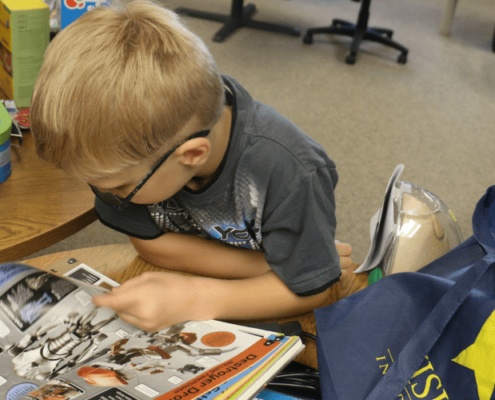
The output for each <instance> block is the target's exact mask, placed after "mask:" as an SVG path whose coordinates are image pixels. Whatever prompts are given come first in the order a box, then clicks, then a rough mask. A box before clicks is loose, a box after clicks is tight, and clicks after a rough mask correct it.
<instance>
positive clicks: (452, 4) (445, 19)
mask: <svg viewBox="0 0 495 400" xmlns="http://www.w3.org/2000/svg"><path fill="white" fill-rule="evenodd" d="M457 2H458V0H446V4H445V9H444V11H443V16H442V22H441V24H440V33H441V34H442V35H448V34H450V27H451V26H452V20H453V19H454V13H455V9H456V7H457Z"/></svg>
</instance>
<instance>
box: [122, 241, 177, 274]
mask: <svg viewBox="0 0 495 400" xmlns="http://www.w3.org/2000/svg"><path fill="white" fill-rule="evenodd" d="M130 239H131V243H132V245H133V246H134V248H135V249H136V251H137V252H138V254H139V255H140V256H141V257H142V258H144V259H145V260H146V261H148V262H149V263H150V264H153V265H156V266H159V267H163V268H169V269H172V268H171V267H172V266H173V265H174V260H175V259H176V254H175V250H174V248H173V247H172V246H164V245H162V243H160V242H161V241H162V240H160V239H161V237H160V238H158V239H154V240H142V239H136V238H130Z"/></svg>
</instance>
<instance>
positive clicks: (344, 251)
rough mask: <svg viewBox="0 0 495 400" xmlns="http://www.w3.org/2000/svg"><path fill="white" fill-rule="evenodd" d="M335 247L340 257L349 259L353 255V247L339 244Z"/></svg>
mask: <svg viewBox="0 0 495 400" xmlns="http://www.w3.org/2000/svg"><path fill="white" fill-rule="evenodd" d="M335 247H337V253H338V254H339V256H340V257H348V256H350V255H351V254H352V247H351V245H349V244H346V243H340V242H337V243H335Z"/></svg>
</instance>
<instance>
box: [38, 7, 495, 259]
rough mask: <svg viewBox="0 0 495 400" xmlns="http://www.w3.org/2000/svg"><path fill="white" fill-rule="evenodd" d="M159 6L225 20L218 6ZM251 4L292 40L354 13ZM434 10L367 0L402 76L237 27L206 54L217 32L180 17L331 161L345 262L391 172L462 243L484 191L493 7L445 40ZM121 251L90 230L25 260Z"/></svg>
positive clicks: (389, 62) (369, 52)
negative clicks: (294, 32) (449, 221)
mask: <svg viewBox="0 0 495 400" xmlns="http://www.w3.org/2000/svg"><path fill="white" fill-rule="evenodd" d="M445 1H446V0H445ZM165 4H167V5H168V6H169V7H171V8H176V7H178V6H188V7H193V8H197V9H201V10H207V11H215V12H221V13H228V12H229V11H230V0H202V1H193V0H174V1H168V2H166V3H165ZM255 4H256V6H257V9H258V11H257V13H256V14H255V17H254V18H255V19H258V20H263V21H268V22H278V23H284V24H289V25H294V26H298V27H299V28H300V29H301V30H302V31H303V32H304V31H305V30H306V29H308V28H310V27H316V26H324V25H329V24H330V22H331V20H332V18H341V19H348V20H351V21H355V19H356V16H357V12H358V10H359V4H358V3H355V2H351V1H348V0H330V1H323V0H255ZM444 6H445V3H444V1H442V0H401V1H396V0H373V2H372V6H371V17H370V25H372V26H381V27H387V28H391V29H393V30H394V31H395V33H394V39H395V40H396V41H398V42H399V43H401V44H403V45H404V46H406V47H408V48H409V58H408V62H407V64H406V65H401V64H398V63H397V62H396V59H397V56H398V52H397V51H396V50H393V49H390V48H386V47H384V46H382V45H379V44H376V43H364V44H363V45H362V51H361V52H360V53H359V54H358V59H357V62H356V64H355V65H353V66H350V65H347V64H346V63H345V61H344V60H345V57H346V55H347V53H348V49H349V44H350V38H346V37H337V36H329V35H319V36H315V40H314V43H313V44H312V45H305V44H304V43H303V42H302V39H301V38H295V37H291V36H285V35H281V34H277V33H269V32H263V31H256V30H252V29H248V28H243V29H241V30H239V31H237V32H236V33H235V34H233V35H232V36H231V37H229V38H228V39H227V40H226V41H225V42H223V43H215V42H213V41H212V40H211V38H212V37H213V35H214V33H215V32H216V31H217V30H218V29H219V28H220V24H219V23H217V22H211V21H204V20H200V19H195V18H189V17H184V20H185V21H186V23H187V25H188V27H189V28H190V29H191V30H192V31H194V32H195V33H197V34H198V35H199V36H200V37H201V38H202V39H203V40H204V41H205V42H206V44H207V46H208V47H209V48H210V50H211V52H212V53H213V55H214V57H215V58H216V60H217V62H218V64H219V66H220V69H221V70H222V71H223V72H224V73H226V74H229V75H232V76H233V77H235V78H236V79H237V80H239V81H240V82H241V83H242V84H243V85H244V86H245V87H246V88H247V89H248V90H249V91H250V92H251V94H252V95H253V97H254V98H256V99H258V100H261V101H263V102H266V103H268V104H270V105H272V106H273V107H275V108H276V109H277V110H278V111H280V112H281V113H282V114H284V115H286V116H287V117H289V118H290V119H291V120H292V121H294V122H295V123H296V124H297V125H299V126H300V127H301V128H302V129H303V130H304V131H305V132H307V133H308V134H309V135H310V136H312V137H313V138H315V139H316V140H317V141H319V142H320V143H321V144H322V145H323V146H324V147H325V149H326V150H327V151H328V153H329V154H330V156H331V157H332V158H333V159H334V160H335V162H336V163H337V167H338V171H339V174H340V181H339V184H338V186H337V190H336V198H337V218H338V228H337V237H338V239H340V240H341V241H344V242H348V243H350V244H352V246H353V247H354V260H355V261H356V262H362V261H363V259H364V257H365V256H366V253H367V251H368V247H369V219H370V218H371V216H372V215H373V214H374V213H375V212H376V211H377V209H378V208H379V207H380V205H381V202H382V197H383V194H384V191H385V187H386V184H387V182H388V179H389V176H390V174H391V173H392V171H393V169H394V167H395V166H396V165H398V164H404V165H405V170H404V173H403V175H402V179H403V180H406V181H409V182H412V183H415V184H417V185H420V186H422V187H424V188H426V189H428V190H430V191H431V192H433V193H434V194H436V195H437V196H438V197H440V198H441V199H442V200H443V201H444V202H445V203H446V204H447V205H448V206H449V207H450V209H451V210H452V211H453V212H454V214H455V215H456V217H457V220H458V223H459V226H460V228H461V231H462V233H463V235H464V237H465V238H467V237H468V236H470V235H471V234H472V229H471V215H472V212H473V210H474V207H475V205H476V202H477V201H478V199H479V198H480V197H481V196H482V195H483V194H484V192H485V190H486V189H487V187H488V186H490V185H492V184H495V173H494V172H495V171H494V149H495V145H494V138H495V134H494V130H495V101H494V100H495V53H493V52H492V51H491V40H492V37H493V30H494V26H495V3H494V2H493V1H490V0H461V1H460V2H459V6H458V8H457V10H456V14H455V17H454V21H453V25H452V31H451V35H450V36H442V35H440V34H439V32H438V30H439V27H440V21H441V18H442V14H443V10H444ZM127 240H128V239H127V238H126V237H124V236H122V235H120V234H117V233H115V232H112V231H111V230H109V229H107V228H105V227H103V226H102V225H101V224H100V223H94V224H92V225H90V226H88V227H87V228H85V229H82V230H81V231H80V232H79V233H77V234H75V235H74V236H72V237H70V238H68V239H66V240H64V241H62V242H60V243H58V244H56V245H54V246H52V247H50V248H48V249H45V250H43V251H42V252H39V253H36V255H40V254H46V253H51V252H56V251H61V250H68V249H72V248H82V247H87V246H94V245H100V244H107V243H117V242H125V241H127Z"/></svg>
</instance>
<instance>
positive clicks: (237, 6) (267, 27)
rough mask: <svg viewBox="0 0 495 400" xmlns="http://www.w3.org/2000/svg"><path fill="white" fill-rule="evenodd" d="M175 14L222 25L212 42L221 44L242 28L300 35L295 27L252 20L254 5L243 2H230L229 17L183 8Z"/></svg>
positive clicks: (241, 0) (239, 0)
mask: <svg viewBox="0 0 495 400" xmlns="http://www.w3.org/2000/svg"><path fill="white" fill-rule="evenodd" d="M175 12H177V13H178V14H183V15H187V16H189V17H196V18H201V19H206V20H210V21H215V22H221V23H223V24H224V25H223V27H222V28H221V29H220V30H219V31H218V32H217V33H215V35H214V36H213V41H214V42H223V41H224V40H225V39H226V38H227V37H228V36H229V35H230V34H231V33H233V32H234V31H236V30H237V29H239V28H242V27H247V28H253V29H260V30H264V31H270V32H277V33H283V34H287V35H291V36H300V35H301V32H300V30H299V29H298V28H295V27H291V26H287V25H279V24H271V23H268V22H260V21H254V20H252V19H251V18H252V16H253V15H254V13H255V12H256V6H255V5H254V4H248V5H246V6H245V7H244V0H232V7H231V11H230V15H224V14H217V13H210V12H203V11H198V10H194V9H191V8H184V7H179V8H177V9H176V10H175Z"/></svg>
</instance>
